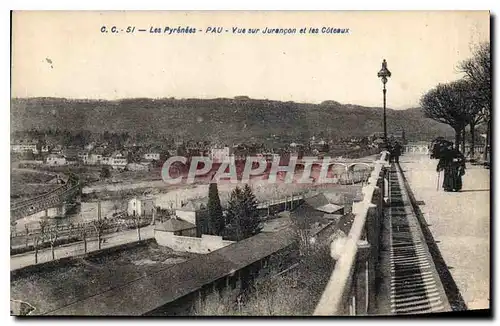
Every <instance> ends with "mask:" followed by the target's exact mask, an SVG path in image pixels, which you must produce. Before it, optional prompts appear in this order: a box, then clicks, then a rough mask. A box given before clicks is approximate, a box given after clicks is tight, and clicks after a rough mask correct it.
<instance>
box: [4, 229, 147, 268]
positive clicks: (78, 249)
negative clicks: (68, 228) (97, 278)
mask: <svg viewBox="0 0 500 326" xmlns="http://www.w3.org/2000/svg"><path fill="white" fill-rule="evenodd" d="M153 237H154V226H146V227H143V228H141V239H142V240H144V239H150V238H153ZM102 238H103V239H105V241H104V242H103V243H102V245H101V249H104V248H110V247H114V246H118V245H122V244H126V243H130V242H134V241H137V240H138V237H137V230H136V229H132V230H127V231H123V232H116V233H111V234H107V235H104V236H103V237H102ZM96 250H98V245H97V239H95V238H94V239H89V240H88V241H87V252H92V251H96ZM54 251H55V258H56V259H59V258H64V257H70V256H77V255H82V254H84V244H83V242H76V243H71V244H67V245H62V246H58V247H56V248H55V249H54ZM51 260H52V251H51V249H50V248H46V249H41V250H39V251H38V263H44V262H47V261H51ZM34 264H35V254H34V252H33V251H30V252H27V253H23V254H19V255H14V256H10V270H11V271H12V270H15V269H19V268H22V267H25V266H29V265H34Z"/></svg>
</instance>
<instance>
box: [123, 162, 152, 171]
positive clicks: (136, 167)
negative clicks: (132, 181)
mask: <svg viewBox="0 0 500 326" xmlns="http://www.w3.org/2000/svg"><path fill="white" fill-rule="evenodd" d="M127 169H128V170H129V171H148V170H149V164H143V163H128V164H127Z"/></svg>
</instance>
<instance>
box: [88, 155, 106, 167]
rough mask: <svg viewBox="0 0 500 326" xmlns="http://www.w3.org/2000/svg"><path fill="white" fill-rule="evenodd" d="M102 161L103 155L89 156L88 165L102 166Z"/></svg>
mask: <svg viewBox="0 0 500 326" xmlns="http://www.w3.org/2000/svg"><path fill="white" fill-rule="evenodd" d="M101 160H102V154H96V153H92V154H90V155H88V159H87V163H86V164H89V165H98V164H101Z"/></svg>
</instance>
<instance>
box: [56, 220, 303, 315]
mask: <svg viewBox="0 0 500 326" xmlns="http://www.w3.org/2000/svg"><path fill="white" fill-rule="evenodd" d="M293 241H294V233H293V231H292V230H290V229H285V230H281V231H278V232H275V233H259V234H258V235H256V236H253V237H251V238H248V239H245V240H242V241H240V242H237V243H234V244H231V245H229V246H226V247H224V248H221V249H219V250H216V251H214V252H212V253H209V254H206V255H200V256H197V257H195V258H193V259H190V260H188V261H185V262H183V263H180V264H177V265H173V266H169V267H166V268H163V269H161V270H158V271H155V272H153V273H149V274H145V275H143V276H141V277H139V278H137V279H135V280H134V281H131V282H128V283H125V284H122V285H117V286H115V287H114V288H111V289H109V290H107V291H105V292H102V293H100V294H97V295H93V296H89V297H86V298H82V299H81V300H79V301H76V302H74V303H71V304H69V305H66V306H64V307H61V308H59V309H56V310H53V311H51V312H50V314H54V315H90V314H91V315H143V314H146V313H148V312H151V311H152V310H154V309H156V308H158V307H161V306H163V305H166V304H168V303H170V302H173V301H175V300H177V299H179V298H181V297H183V296H185V295H187V294H189V293H191V292H194V291H196V290H198V289H199V288H201V287H202V286H203V285H206V284H210V283H212V282H213V281H216V280H218V279H220V278H222V277H224V276H226V275H230V274H232V273H233V272H234V271H236V270H239V269H241V268H243V267H245V266H248V265H250V264H251V263H253V262H256V261H259V260H260V259H262V258H264V257H267V256H269V255H271V254H273V253H274V252H276V251H279V250H280V249H283V248H285V247H287V246H288V245H290V244H292V243H293ZM61 290H64V289H61ZM67 290H70V289H67ZM145 294H147V295H145Z"/></svg>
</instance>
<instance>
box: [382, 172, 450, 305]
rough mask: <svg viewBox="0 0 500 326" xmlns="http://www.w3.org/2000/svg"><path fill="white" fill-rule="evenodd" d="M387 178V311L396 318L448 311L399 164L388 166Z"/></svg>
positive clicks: (445, 299)
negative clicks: (388, 245) (388, 298)
mask: <svg viewBox="0 0 500 326" xmlns="http://www.w3.org/2000/svg"><path fill="white" fill-rule="evenodd" d="M388 178H389V189H390V190H389V200H390V208H389V211H388V213H389V219H390V226H389V232H390V257H389V262H390V274H389V275H390V276H389V277H390V311H391V313H392V314H396V315H399V314H418V313H439V312H447V311H451V310H452V309H451V307H450V304H449V302H448V299H447V296H446V292H445V289H444V287H443V284H442V282H441V280H440V277H439V273H438V271H437V269H436V266H435V264H434V261H433V259H432V255H431V253H430V251H429V247H428V245H427V242H426V239H425V237H424V234H423V232H422V228H421V226H420V224H419V221H418V218H417V216H416V214H415V212H414V210H413V207H412V205H411V202H410V197H409V194H408V192H407V190H406V188H405V186H404V180H403V176H402V171H401V168H400V167H399V165H398V164H392V165H391V168H390V172H389V177H388Z"/></svg>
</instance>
